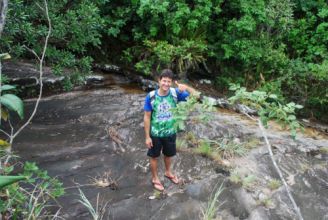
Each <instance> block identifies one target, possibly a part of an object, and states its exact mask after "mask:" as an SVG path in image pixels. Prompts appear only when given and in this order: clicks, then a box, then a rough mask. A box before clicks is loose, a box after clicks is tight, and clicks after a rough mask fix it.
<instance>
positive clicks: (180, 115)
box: [171, 95, 214, 131]
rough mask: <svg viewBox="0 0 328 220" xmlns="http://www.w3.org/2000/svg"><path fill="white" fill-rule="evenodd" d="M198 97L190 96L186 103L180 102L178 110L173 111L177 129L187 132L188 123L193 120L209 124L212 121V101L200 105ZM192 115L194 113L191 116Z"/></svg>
mask: <svg viewBox="0 0 328 220" xmlns="http://www.w3.org/2000/svg"><path fill="white" fill-rule="evenodd" d="M197 96H198V95H195V96H190V97H189V98H188V99H187V101H186V102H180V103H178V104H177V106H176V108H173V109H172V110H171V111H172V113H173V116H174V119H175V121H176V123H175V126H176V129H177V130H178V131H179V130H182V131H183V130H185V128H186V125H185V123H186V121H187V120H188V119H192V120H195V121H201V122H208V121H209V120H210V119H211V116H210V114H209V113H210V112H212V111H213V109H214V108H213V103H211V102H210V101H205V100H206V99H205V100H204V101H203V102H202V103H198V101H197ZM191 113H193V114H192V115H191Z"/></svg>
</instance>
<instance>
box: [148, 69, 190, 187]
mask: <svg viewBox="0 0 328 220" xmlns="http://www.w3.org/2000/svg"><path fill="white" fill-rule="evenodd" d="M172 81H173V72H172V71H171V70H170V69H165V70H163V71H162V72H161V74H160V77H159V81H158V83H159V89H157V90H154V91H152V92H150V93H148V95H147V97H146V100H145V105H144V111H145V114H144V126H145V138H146V146H147V147H148V152H147V155H148V156H149V157H150V169H151V174H152V183H153V186H154V188H155V189H157V190H159V191H163V190H164V186H163V185H162V183H161V181H160V179H159V177H158V173H157V165H158V157H159V156H160V154H161V152H163V154H164V164H165V173H164V176H165V177H166V178H168V179H169V180H171V182H173V183H174V184H178V183H179V179H178V177H177V176H176V175H174V174H173V173H172V171H171V158H172V157H173V156H174V155H175V154H176V129H175V126H174V123H175V120H174V119H173V114H172V112H171V111H170V109H171V108H174V107H176V104H177V102H179V101H186V98H187V97H188V96H189V94H192V95H195V94H196V91H195V90H194V89H193V88H191V87H189V86H187V85H185V84H180V83H178V82H177V81H175V84H176V85H177V88H171V85H172Z"/></svg>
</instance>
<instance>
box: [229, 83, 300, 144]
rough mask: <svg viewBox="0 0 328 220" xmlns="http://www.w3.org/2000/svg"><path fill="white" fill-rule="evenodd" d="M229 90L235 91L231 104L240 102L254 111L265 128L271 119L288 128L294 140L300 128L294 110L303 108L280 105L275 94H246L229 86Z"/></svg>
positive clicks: (257, 92) (244, 90)
mask: <svg viewBox="0 0 328 220" xmlns="http://www.w3.org/2000/svg"><path fill="white" fill-rule="evenodd" d="M230 90H232V91H235V95H234V96H232V97H230V98H229V100H230V101H231V102H232V103H235V102H240V103H242V104H245V105H248V106H250V107H251V108H253V109H256V110H257V111H258V114H259V116H260V118H261V121H262V123H263V125H264V126H265V127H267V126H268V121H269V120H272V119H273V120H275V121H277V122H278V123H279V124H281V125H282V126H283V127H286V126H289V128H290V129H291V134H292V136H293V137H294V138H295V136H296V130H297V129H299V128H300V127H301V126H300V124H299V123H298V121H297V119H296V116H295V110H296V109H301V108H303V106H301V105H298V104H295V103H294V102H290V103H288V104H282V103H281V102H280V101H279V99H278V97H277V95H275V94H267V93H266V92H263V91H258V90H255V91H253V92H247V91H246V88H245V87H240V86H239V85H234V84H231V87H230Z"/></svg>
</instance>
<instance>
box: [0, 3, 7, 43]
mask: <svg viewBox="0 0 328 220" xmlns="http://www.w3.org/2000/svg"><path fill="white" fill-rule="evenodd" d="M7 7H8V0H0V37H1V34H2V31H3V27H4V26H5V19H6V13H7Z"/></svg>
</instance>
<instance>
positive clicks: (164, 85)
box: [158, 77, 172, 91]
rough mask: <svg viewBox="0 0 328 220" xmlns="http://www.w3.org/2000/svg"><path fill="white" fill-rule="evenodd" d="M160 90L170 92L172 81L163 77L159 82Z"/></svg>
mask: <svg viewBox="0 0 328 220" xmlns="http://www.w3.org/2000/svg"><path fill="white" fill-rule="evenodd" d="M158 83H159V88H160V89H161V90H163V91H168V90H169V89H170V87H171V85H172V79H171V78H168V77H163V78H162V79H160V80H159V81H158Z"/></svg>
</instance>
